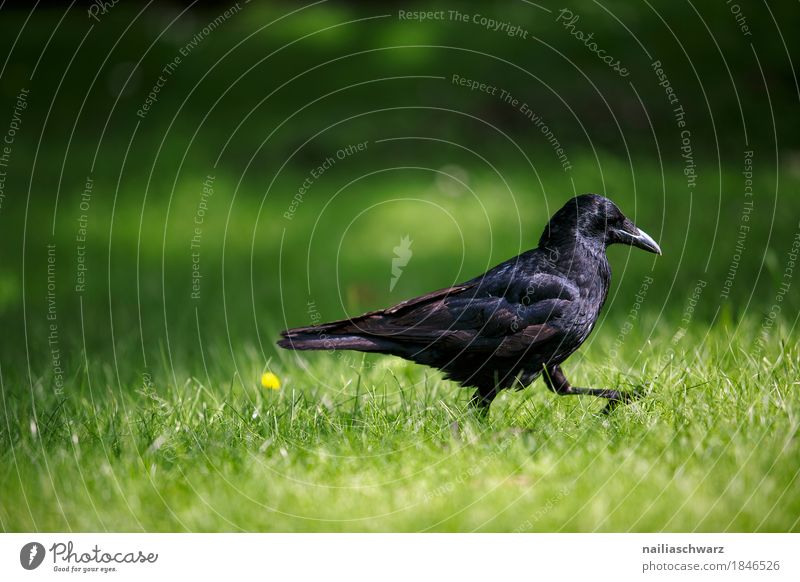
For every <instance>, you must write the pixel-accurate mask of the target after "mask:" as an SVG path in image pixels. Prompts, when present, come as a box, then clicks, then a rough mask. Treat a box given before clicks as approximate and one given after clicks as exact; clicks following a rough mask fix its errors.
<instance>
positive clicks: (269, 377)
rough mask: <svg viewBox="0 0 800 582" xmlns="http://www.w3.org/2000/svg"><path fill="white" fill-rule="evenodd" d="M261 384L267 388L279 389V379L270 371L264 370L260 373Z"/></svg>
mask: <svg viewBox="0 0 800 582" xmlns="http://www.w3.org/2000/svg"><path fill="white" fill-rule="evenodd" d="M261 385H262V386H263V387H264V388H266V389H267V390H280V388H281V380H280V378H278V377H277V376H276V375H275V374H273V373H272V372H264V373H263V374H262V375H261Z"/></svg>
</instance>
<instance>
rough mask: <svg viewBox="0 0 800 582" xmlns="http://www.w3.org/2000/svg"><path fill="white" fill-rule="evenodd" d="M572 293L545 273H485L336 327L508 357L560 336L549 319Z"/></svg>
mask: <svg viewBox="0 0 800 582" xmlns="http://www.w3.org/2000/svg"><path fill="white" fill-rule="evenodd" d="M487 275H488V274H487ZM577 297H578V290H577V288H576V287H575V285H574V284H572V283H570V282H569V281H568V280H566V279H564V278H563V277H560V276H557V275H553V274H549V273H536V274H535V275H533V276H527V277H524V278H523V277H517V278H513V277H512V278H496V277H495V278H493V277H488V276H484V277H483V278H481V279H476V280H473V281H470V282H468V283H467V284H465V285H461V286H457V287H453V288H449V289H443V290H440V291H436V292H434V293H431V294H428V295H425V296H422V297H418V298H415V299H411V300H409V301H406V302H403V303H400V304H398V305H396V306H394V307H390V308H388V309H385V310H383V311H376V312H372V313H368V314H365V315H363V316H361V317H359V318H356V319H353V320H350V321H349V322H348V323H349V325H347V326H346V327H345V328H344V329H342V331H341V332H342V333H349V334H354V333H355V334H359V335H368V336H373V337H376V336H377V337H381V338H384V339H387V340H392V341H394V342H399V343H402V344H413V345H416V346H417V347H418V348H420V349H425V347H426V346H427V345H431V344H436V345H437V346H439V347H445V348H448V349H454V350H461V351H485V352H487V354H491V355H495V356H501V357H503V356H513V355H515V354H518V353H520V352H521V351H524V350H528V349H530V348H531V347H532V346H533V345H535V344H538V343H540V342H543V341H545V340H550V339H553V338H555V337H557V336H559V335H560V333H561V329H562V327H561V326H559V325H557V324H554V323H553V322H557V321H558V320H560V318H561V317H563V315H564V314H565V311H566V310H567V308H568V306H569V304H570V303H571V302H572V301H574V300H575V299H577Z"/></svg>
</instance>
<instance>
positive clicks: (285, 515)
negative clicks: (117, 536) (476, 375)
mask: <svg viewBox="0 0 800 582" xmlns="http://www.w3.org/2000/svg"><path fill="white" fill-rule="evenodd" d="M655 323H656V322H655V321H654V320H652V319H648V318H647V317H645V318H644V319H643V320H641V321H639V322H638V323H637V325H636V326H635V327H634V330H633V331H632V332H631V333H630V334H629V335H628V336H627V337H625V338H624V342H623V343H622V346H621V347H619V348H616V350H617V352H618V356H617V358H616V359H614V361H609V359H608V353H609V351H610V350H611V349H612V343H613V342H614V341H615V338H614V335H613V334H612V333H609V332H608V331H606V332H605V333H601V334H598V335H596V336H594V338H593V343H592V344H591V345H590V346H589V348H588V350H585V354H586V355H585V356H583V355H581V354H582V353H584V352H579V354H578V355H576V356H573V359H572V360H571V361H570V362H569V363H568V365H567V366H566V369H567V370H568V372H569V374H570V377H571V378H572V379H573V380H574V381H575V382H576V383H577V384H580V385H596V386H629V387H632V386H635V385H643V384H644V385H646V386H648V390H649V392H648V394H647V396H646V397H644V398H643V399H642V400H640V401H638V402H636V403H635V404H633V405H630V406H625V407H620V408H619V409H618V410H616V411H615V412H614V413H613V414H612V415H611V416H609V417H605V416H602V415H600V414H598V412H599V410H600V409H601V407H602V403H600V402H598V401H597V400H594V399H592V398H572V397H555V396H553V395H551V394H549V393H548V392H547V391H546V389H545V388H544V386H543V385H542V384H541V383H540V382H537V383H536V384H534V385H533V386H532V387H530V388H528V389H525V390H523V391H519V392H511V391H507V392H505V393H504V395H503V396H502V397H500V398H499V399H498V400H497V401H496V403H495V404H494V405H493V406H492V409H491V414H490V416H489V418H487V419H483V418H480V417H477V416H475V415H474V414H473V413H472V412H470V410H469V409H468V407H467V405H466V402H467V397H468V392H466V391H464V390H463V389H460V388H459V387H458V386H456V385H455V384H453V383H451V382H448V381H444V380H442V379H441V377H440V376H439V375H438V374H437V373H435V372H433V371H431V370H429V369H427V368H423V367H419V366H415V365H413V364H409V363H406V362H404V361H402V360H399V359H393V358H384V357H366V358H364V357H362V356H360V355H359V354H351V353H339V354H333V355H332V354H310V355H309V354H304V355H302V356H301V357H300V359H299V360H298V359H296V356H295V355H294V354H290V353H282V354H280V359H277V360H273V362H272V363H271V365H270V367H271V368H272V369H273V370H275V371H276V372H277V373H278V374H279V375H280V376H281V378H282V380H283V386H282V388H281V389H280V390H279V391H266V390H264V389H263V388H261V387H260V386H259V385H258V377H259V374H260V373H261V371H262V369H263V368H264V366H263V361H261V360H260V358H259V357H257V355H256V352H255V350H251V351H249V352H248V354H249V356H248V357H246V358H244V360H243V361H246V362H248V363H247V364H246V365H243V366H241V367H240V368H239V370H238V373H237V374H236V375H234V376H232V377H231V376H229V375H225V374H224V373H223V372H222V369H221V368H220V369H219V370H215V369H213V366H212V369H211V370H210V371H209V376H208V377H206V378H196V377H192V376H190V375H187V374H185V373H183V372H181V371H175V378H176V379H177V383H175V382H174V381H173V378H172V375H171V374H169V375H168V374H164V376H163V377H158V374H156V375H154V376H153V378H152V383H146V382H145V383H143V381H142V380H141V378H136V377H133V376H128V377H123V379H122V386H118V385H117V384H116V382H115V381H114V378H115V372H114V370H113V369H112V368H111V367H110V366H108V365H106V366H105V367H103V366H100V365H99V364H98V365H96V366H95V365H93V364H90V365H89V366H90V368H92V370H91V371H92V374H91V377H93V378H95V379H98V378H106V379H107V381H106V382H102V381H100V382H98V381H95V382H94V384H93V385H92V386H88V385H86V384H85V383H84V382H83V381H82V380H80V378H76V379H75V381H74V382H73V383H72V384H70V385H69V386H68V388H67V390H68V396H62V397H56V396H55V395H53V394H52V393H51V392H50V391H49V388H48V389H45V388H44V387H43V385H42V383H41V382H37V383H35V384H34V385H35V388H34V389H33V394H30V393H27V394H26V393H19V392H9V391H6V390H4V391H3V401H2V406H1V408H2V413H1V414H2V418H3V419H4V422H3V424H2V429H0V443H2V453H0V491H2V492H3V503H2V504H1V505H0V525H2V528H3V529H5V530H13V531H16V530H125V531H139V530H158V531H173V530H177V531H185V530H188V531H220V530H230V531H238V530H246V531H387V530H390V531H397V530H401V531H420V530H425V531H473V530H478V531H652V530H665V531H675V530H680V531H687V530H688V531H694V530H697V531H716V530H723V531H789V530H791V531H796V530H797V529H798V515H800V496H798V494H797V491H798V484H799V481H798V471H800V469H798V468H799V467H800V447H798V441H797V439H798V426H799V425H800V397H799V396H798V381H797V379H798V377H800V370H799V369H798V367H799V366H798V361H800V349H799V348H798V346H797V343H796V342H787V341H786V335H785V334H786V330H780V329H778V330H775V331H773V332H772V335H771V336H770V339H771V341H769V342H768V343H765V344H764V345H765V348H764V349H763V350H759V348H758V347H757V346H756V344H754V340H755V339H756V338H757V336H758V334H759V333H760V322H759V321H755V320H745V321H743V322H742V323H741V324H740V325H739V326H738V327H737V328H736V329H732V328H729V327H728V326H725V325H723V324H719V325H717V326H715V327H714V328H712V329H711V330H708V332H707V333H706V332H705V331H703V332H702V333H701V332H692V331H690V332H689V333H688V334H687V335H686V336H685V337H683V338H681V339H679V340H677V341H675V338H674V337H673V336H672V335H671V333H666V332H663V331H654V332H652V333H651V332H650V331H649V330H651V329H656V330H658V329H661V330H663V329H666V326H664V325H661V326H655V328H654V324H655ZM607 325H608V324H607ZM646 330H648V331H646ZM648 335H649V336H650V337H649V338H648V337H647V336H648ZM226 349H227V347H226V346H224V345H222V344H220V345H214V346H211V348H210V349H209V350H208V351H207V353H206V358H207V359H208V360H210V361H214V360H215V359H217V358H216V356H219V355H221V353H222V352H224V351H225V350H226ZM629 365H630V366H631V367H630V368H629V367H628V366H629ZM621 370H627V373H622V372H621ZM126 374H127V372H126ZM81 376H84V377H85V374H81ZM5 381H6V382H9V378H8V377H6V378H5ZM32 397H34V400H35V403H36V405H35V409H34V408H32V406H31V400H32Z"/></svg>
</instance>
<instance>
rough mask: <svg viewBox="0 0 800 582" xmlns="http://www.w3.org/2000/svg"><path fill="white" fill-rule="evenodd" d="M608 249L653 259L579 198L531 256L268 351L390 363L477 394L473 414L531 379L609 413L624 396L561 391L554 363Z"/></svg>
mask: <svg viewBox="0 0 800 582" xmlns="http://www.w3.org/2000/svg"><path fill="white" fill-rule="evenodd" d="M615 243H621V244H626V245H633V246H636V247H639V248H641V249H644V250H646V251H649V252H651V253H657V254H661V249H660V248H659V246H658V244H656V242H655V241H654V240H653V239H652V238H651V237H650V236H649V235H647V234H646V233H645V232H643V231H642V230H641V229H639V228H638V227H637V226H636V225H635V224H633V222H631V221H630V220H629V219H628V218H626V217H625V215H624V214H623V213H622V212H621V211H620V209H619V208H618V207H617V206H616V204H614V203H613V202H612V201H611V200H609V199H608V198H605V197H603V196H599V195H597V194H584V195H582V196H578V197H576V198H573V199H571V200H570V201H569V202H567V203H566V204H565V205H564V206H563V207H562V208H561V209H560V210H559V211H558V212H556V213H555V215H554V216H553V218H552V219H551V220H550V222H549V223H548V224H547V227H546V228H545V229H544V233H542V236H541V238H540V239H539V246H538V247H537V248H535V249H533V250H530V251H527V252H524V253H522V254H521V255H519V256H518V257H515V258H513V259H509V260H507V261H505V262H504V263H501V264H499V265H497V266H496V267H494V268H493V269H490V270H489V271H487V272H486V273H484V274H483V275H480V276H479V277H476V278H474V279H471V280H469V281H466V282H464V283H461V284H460V285H456V286H454V287H449V288H447V289H441V290H439V291H434V292H432V293H428V294H427V295H422V296H420V297H415V298H414V299H409V300H407V301H403V302H402V303H399V304H397V305H395V306H394V307H389V308H387V309H382V310H379V311H372V312H370V313H365V314H364V315H361V316H359V317H354V318H352V319H346V320H341V321H334V322H331V323H325V324H321V325H316V326H313V327H300V328H295V329H287V330H285V331H283V332H281V335H282V336H283V338H282V339H281V340H280V341H278V345H279V346H281V347H282V348H286V349H290V350H357V351H360V352H377V353H381V354H390V355H393V356H400V357H401V358H405V359H407V360H411V361H413V362H417V363H419V364H425V365H427V366H432V367H434V368H438V369H440V370H442V371H443V372H444V373H445V374H446V376H447V378H450V379H452V380H456V381H458V382H460V383H461V384H462V385H464V386H473V387H475V388H477V390H476V392H475V396H474V398H473V402H474V403H475V404H477V405H480V406H488V405H489V404H490V403H491V402H492V399H494V397H495V396H496V395H497V393H498V391H499V390H501V389H503V388H508V387H510V386H512V385H515V384H516V385H517V386H518V387H520V388H521V387H524V386H527V385H528V384H530V383H531V382H532V381H533V380H534V379H536V377H538V376H539V375H540V374H541V375H542V376H543V378H544V382H545V384H547V387H548V388H549V389H550V390H552V391H553V392H555V393H556V394H561V395H566V394H589V395H592V396H599V397H602V398H606V399H607V400H608V407H607V409H608V410H610V409H612V408H613V406H614V405H616V404H617V403H619V402H627V401H629V400H630V399H631V398H632V394H631V393H626V392H621V391H618V390H607V389H597V388H578V387H575V386H571V385H570V383H569V382H568V381H567V378H566V377H565V376H564V373H563V372H562V371H561V363H562V362H563V361H564V360H566V359H567V358H568V357H569V356H570V355H571V354H572V353H573V352H574V351H575V350H577V349H578V348H579V347H580V345H581V344H582V343H583V342H584V341H585V340H586V338H587V337H588V336H589V333H590V332H591V331H592V328H593V327H594V324H595V322H596V321H597V317H598V316H599V315H600V310H601V309H602V308H603V303H605V300H606V296H607V295H608V287H609V283H610V281H611V267H610V265H609V264H608V259H607V258H606V247H608V245H611V244H615Z"/></svg>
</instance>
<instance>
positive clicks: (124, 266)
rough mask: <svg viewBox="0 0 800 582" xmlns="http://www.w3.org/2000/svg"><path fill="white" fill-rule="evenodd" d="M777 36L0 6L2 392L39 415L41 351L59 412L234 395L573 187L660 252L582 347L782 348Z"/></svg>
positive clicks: (496, 9)
mask: <svg viewBox="0 0 800 582" xmlns="http://www.w3.org/2000/svg"><path fill="white" fill-rule="evenodd" d="M734 6H735V8H734ZM454 10H457V11H458V12H459V13H460V15H458V16H457V15H456V14H455V13H454V12H452V11H454ZM418 11H424V12H434V14H428V18H426V19H420V17H419V15H418ZM463 15H466V16H465V18H466V20H465V18H464V17H462V16H463ZM576 16H577V18H575V17H576ZM798 16H800V9H798V5H797V3H795V2H780V3H762V2H749V1H741V2H738V3H737V4H732V3H725V2H715V3H711V4H708V3H691V2H650V3H648V2H644V3H639V2H623V1H610V2H604V3H595V2H570V3H567V4H553V3H549V2H538V3H533V2H526V1H522V0H520V1H514V2H502V3H494V2H493V3H487V2H459V3H449V4H448V3H438V2H432V3H417V2H370V3H366V2H364V3H359V2H335V1H322V2H316V3H307V4H305V3H294V2H291V3H290V2H257V1H255V0H254V1H252V2H243V1H242V2H239V3H224V2H221V3H217V2H214V3H195V4H188V3H187V4H180V3H170V2H162V1H156V2H153V3H149V4H146V5H133V3H125V2H123V3H119V4H117V5H115V6H113V7H109V8H107V9H103V10H101V9H100V8H99V5H98V4H90V3H88V2H87V3H80V4H76V5H68V4H66V3H64V4H63V5H58V4H55V5H48V7H47V8H44V9H43V8H36V9H33V8H31V7H30V6H27V5H25V4H18V5H13V4H12V5H8V6H4V7H3V8H2V9H0V30H2V35H0V43H2V46H3V50H2V53H0V54H2V55H4V56H3V57H2V69H0V77H1V78H2V85H0V87H1V88H0V91H1V94H0V97H1V98H2V103H1V104H0V133H3V134H4V135H6V137H8V136H9V133H8V132H9V131H11V130H12V129H13V131H14V135H13V136H11V142H12V143H10V144H8V147H9V150H8V152H7V159H6V160H5V161H6V163H5V164H4V165H3V167H2V168H0V169H2V170H3V171H4V172H5V175H4V178H5V181H4V182H3V194H4V196H3V198H2V206H0V256H2V261H0V321H1V322H2V327H3V334H2V336H0V347H1V351H0V354H2V356H1V357H2V377H3V382H4V385H3V391H4V396H5V397H6V398H7V399H8V401H9V402H13V401H15V400H17V399H19V400H20V401H21V402H22V401H24V402H27V400H26V399H27V398H28V394H29V393H30V395H31V398H35V397H42V398H49V396H48V395H50V393H51V391H52V389H53V386H54V385H55V383H56V377H55V376H56V375H57V373H58V372H57V370H56V369H55V365H54V364H53V361H54V360H53V358H54V352H53V350H54V349H55V350H59V353H58V359H59V363H60V364H61V368H62V371H63V382H64V383H65V385H66V386H67V390H66V394H67V398H68V397H69V393H70V391H69V386H70V383H72V384H74V386H83V387H85V386H86V384H87V383H88V384H91V383H92V382H94V385H95V387H98V388H100V389H107V390H114V391H116V390H122V391H125V390H131V391H133V390H135V389H140V388H141V386H142V385H144V387H145V388H147V387H148V386H149V382H150V381H151V379H154V381H155V382H156V384H158V383H159V382H165V383H168V384H174V385H180V384H181V383H182V382H183V381H184V379H185V378H204V377H205V378H208V382H209V383H211V384H215V383H217V382H216V380H212V378H214V377H215V374H217V377H219V378H224V381H220V382H219V383H220V384H226V383H229V382H230V383H235V382H242V383H244V385H249V384H248V383H252V382H251V380H252V379H241V378H240V379H239V380H236V381H234V380H231V378H234V379H235V377H236V376H237V374H239V371H240V366H242V365H243V364H242V362H244V361H246V362H247V365H249V364H251V363H252V362H262V363H264V366H267V362H273V364H274V362H276V361H277V358H279V357H281V358H285V357H286V355H285V354H282V355H280V356H278V355H277V352H276V349H275V347H274V340H275V338H276V334H277V332H278V331H279V330H280V329H282V328H284V327H287V326H297V325H308V324H311V323H314V322H315V318H319V320H329V319H338V318H341V317H346V316H347V315H355V314H357V313H360V312H362V311H364V310H368V309H374V308H379V307H381V306H385V305H387V304H391V303H394V302H398V301H400V300H403V299H405V298H408V297H411V296H413V295H415V294H419V293H422V292H425V291H429V290H431V289H434V288H440V287H445V286H448V285H450V284H453V283H455V282H458V281H460V280H464V279H467V278H471V277H473V276H475V275H477V274H479V273H481V272H482V271H484V270H485V269H486V268H488V267H490V266H492V265H494V264H496V263H497V262H500V261H501V260H504V259H506V258H508V257H511V256H514V255H516V254H518V253H519V252H522V251H523V250H526V249H529V248H531V247H533V246H535V244H536V241H537V240H538V237H539V235H540V233H541V230H542V228H543V226H544V224H545V223H546V221H547V220H548V218H549V216H550V215H551V214H552V213H553V212H554V211H555V210H556V209H557V208H558V207H560V206H561V205H562V204H563V203H564V202H565V201H566V200H567V199H568V198H570V197H572V196H574V195H575V194H579V193H583V192H597V193H601V194H605V195H607V196H609V197H611V198H612V199H613V200H615V201H616V202H617V203H618V204H619V205H620V207H621V208H622V209H623V211H625V212H626V213H627V214H628V215H629V216H631V217H632V218H633V219H634V220H635V222H637V224H639V226H641V227H642V228H643V229H644V230H646V231H647V232H648V233H650V234H651V235H652V236H653V237H654V238H655V239H656V240H658V241H659V243H660V244H661V247H662V248H663V250H664V256H663V257H660V258H654V257H652V256H650V255H645V254H643V253H640V252H639V251H636V250H631V249H629V248H613V249H611V250H610V251H609V256H610V258H611V262H612V266H613V268H614V273H615V275H614V277H615V278H614V283H613V287H612V292H611V293H612V294H611V296H610V298H609V303H608V304H607V307H606V310H605V315H604V318H603V320H602V321H601V323H600V328H599V330H598V331H597V332H596V334H601V335H602V334H605V336H609V337H614V336H616V335H617V334H618V333H619V330H620V328H621V326H622V325H624V324H625V322H632V323H633V324H634V325H636V326H642V327H643V329H641V330H640V331H639V332H637V333H639V334H640V336H641V337H642V338H648V337H649V334H650V333H651V332H655V331H656V330H661V331H662V332H663V330H667V332H666V333H667V335H668V336H670V337H671V336H672V335H673V334H674V333H677V332H679V330H680V329H681V328H682V327H686V325H687V323H686V318H687V317H688V318H689V319H690V321H691V326H692V327H693V329H694V330H695V331H694V333H697V334H700V335H699V336H698V337H702V334H703V333H704V332H703V330H705V329H706V328H709V329H711V328H712V327H715V326H722V327H724V328H725V329H726V330H727V331H728V332H730V333H742V334H748V337H747V338H745V343H746V344H748V343H749V342H752V345H757V343H758V341H759V337H761V338H762V339H764V340H765V341H768V342H778V341H781V340H783V341H789V342H793V341H795V340H794V338H796V334H795V333H794V324H795V322H796V320H797V314H798V307H800V298H799V297H800V296H799V295H798V293H797V292H796V285H797V283H796V282H794V283H793V282H792V278H793V276H794V274H793V273H794V272H793V271H790V269H792V268H793V267H792V265H793V263H792V262H791V261H792V258H791V256H792V255H791V253H792V248H793V247H792V244H793V241H795V240H796V237H797V236H798V232H800V224H799V223H798V221H800V196H798V185H800V123H799V122H798V115H797V111H798V104H799V102H800V91H799V89H798V80H797V75H796V72H795V71H794V69H793V59H794V60H795V62H796V60H797V58H796V57H797V55H798V54H800V53H798V39H797V35H795V34H792V33H791V30H792V26H794V25H795V24H796V22H797V21H798ZM487 19H491V22H490V21H489V20H487ZM493 23H494V24H493ZM511 26H515V27H516V28H514V29H511V28H510V27H511ZM509 32H511V34H509ZM589 35H591V38H588V36H589ZM593 43H594V44H593ZM597 51H604V52H603V53H600V56H598V52H597ZM603 55H609V56H610V58H612V57H613V60H619V61H620V66H621V67H624V69H625V74H624V75H622V74H620V73H619V72H617V71H615V70H614V68H613V67H612V66H608V65H607V64H606V62H604V61H603V60H601V56H603ZM454 75H457V76H458V78H456V79H455V80H456V81H458V79H468V80H470V81H476V82H477V83H478V84H485V86H486V90H481V89H480V88H476V89H470V88H469V86H464V85H462V84H460V83H458V82H454ZM491 88H496V89H494V90H493V89H491ZM156 90H157V93H154V92H155V91H156ZM21 92H22V93H23V94H25V95H26V96H25V99H24V100H23V102H24V106H23V105H22V104H20V100H19V99H18V96H19V95H20V93H21ZM25 92H27V93H25ZM490 93H494V94H490ZM506 95H507V96H509V97H508V99H506V98H505V96H506ZM148 96H150V97H148ZM153 96H154V97H155V99H152V97H153ZM671 100H672V101H671ZM678 108H680V109H678ZM528 112H532V113H528ZM533 114H535V116H534V115H533ZM537 120H538V122H537ZM356 144H365V145H364V146H362V148H361V149H360V150H359V149H358V148H356V149H354V150H353V149H347V148H348V147H350V146H354V145H356ZM327 159H331V160H332V162H329V163H326V160H327ZM323 165H326V166H329V167H324V168H323V171H318V168H319V167H320V166H323ZM87 181H90V182H91V188H90V189H88V190H90V191H87V186H86V184H87ZM204 188H205V190H204ZM300 189H303V192H302V193H298V191H299V190H300ZM406 236H408V237H410V239H411V240H413V243H412V247H411V249H412V251H413V256H412V257H411V259H410V261H409V262H408V264H407V265H406V266H405V267H404V268H403V273H402V276H401V277H400V278H399V280H398V281H397V283H396V285H395V286H394V287H393V288H391V289H390V282H391V278H392V259H393V257H395V251H394V248H395V247H396V246H398V245H399V244H400V241H401V239H402V238H403V237H406ZM83 238H85V240H83ZM48 245H55V246H54V247H53V248H54V250H53V251H52V253H51V254H48ZM795 249H796V247H795ZM795 255H796V251H795ZM49 257H51V258H52V260H51V262H50V263H48V260H49ZM48 266H50V271H49V272H48ZM48 276H49V277H50V278H49V279H48ZM650 277H651V278H652V284H650V285H649V286H648V288H647V289H646V292H645V293H644V295H645V296H644V297H640V298H638V299H637V294H638V295H639V296H641V295H642V288H643V284H644V282H645V281H648V278H650ZM787 283H788V284H789V285H790V287H791V289H790V290H789V291H788V292H787V291H786V289H788V288H786V287H785V285H786V284H787ZM698 285H701V287H700V291H699V292H697V291H696V290H697V289H698ZM781 285H784V288H783V289H784V291H783V292H782V291H781V289H782V287H781ZM637 305H638V306H640V307H637ZM775 306H778V309H777V310H776V308H775ZM634 311H635V312H636V313H639V314H641V315H643V317H633V316H632V315H631V314H632V313H633V312H634ZM53 313H54V314H55V315H54V316H53V317H49V316H50V315H51V314H53ZM771 313H773V314H774V317H773V316H771V315H770V314H771ZM745 319H747V320H748V322H749V323H748V325H747V326H744V328H741V329H742V331H740V332H739V331H738V330H740V327H739V324H740V323H741V322H742V321H744V320H745ZM317 321H318V320H317ZM773 322H777V323H779V324H780V325H781V329H783V330H784V332H783V333H784V334H786V333H788V334H789V335H788V336H786V335H784V336H782V337H779V336H778V335H776V333H777V332H775V333H773V330H774V329H777V327H778V326H777V324H775V325H774V326H773ZM53 325H55V328H53V327H52V326H53ZM745 329H746V331H744V330H745ZM786 330H788V332H787V331H786ZM53 334H55V335H53ZM623 339H624V336H623ZM588 349H594V348H592V346H588ZM597 349H599V350H602V353H599V355H598V357H600V358H612V359H613V356H614V352H613V350H612V351H609V349H608V344H606V345H605V347H600V348H597ZM284 361H285V362H286V369H291V364H290V363H289V362H290V360H288V359H287V360H284ZM629 363H630V362H618V364H619V366H621V367H623V368H624V367H625V366H626V365H627V364H629ZM245 367H246V366H245ZM89 369H91V370H92V372H91V373H88V372H87V370H89ZM239 375H241V374H239ZM75 390H76V391H78V392H79V390H78V388H75ZM58 394H59V396H60V395H61V394H62V392H58ZM33 395H38V396H33ZM23 416H24V415H23ZM7 434H9V435H13V434H15V433H14V431H13V430H11V429H9V432H8V433H7ZM12 440H13V439H12Z"/></svg>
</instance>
